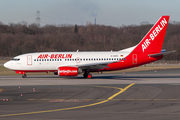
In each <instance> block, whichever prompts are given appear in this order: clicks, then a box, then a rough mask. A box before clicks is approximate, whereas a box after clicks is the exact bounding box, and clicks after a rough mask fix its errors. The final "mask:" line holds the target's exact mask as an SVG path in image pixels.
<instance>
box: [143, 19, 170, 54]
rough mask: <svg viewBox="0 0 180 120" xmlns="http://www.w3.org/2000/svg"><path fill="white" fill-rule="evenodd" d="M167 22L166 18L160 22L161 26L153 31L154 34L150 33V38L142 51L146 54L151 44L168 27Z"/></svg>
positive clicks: (145, 42)
mask: <svg viewBox="0 0 180 120" xmlns="http://www.w3.org/2000/svg"><path fill="white" fill-rule="evenodd" d="M166 24H167V21H166V19H165V18H164V19H163V20H161V22H159V24H157V25H156V27H155V29H154V30H152V33H150V35H149V38H147V39H146V40H145V41H144V43H143V44H142V50H143V52H144V50H145V49H147V48H148V46H149V45H150V44H151V42H152V41H153V40H154V39H155V38H156V36H157V35H158V34H159V33H160V32H161V31H162V29H163V28H164V27H165V26H166Z"/></svg>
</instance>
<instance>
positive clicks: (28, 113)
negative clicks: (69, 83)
mask: <svg viewBox="0 0 180 120" xmlns="http://www.w3.org/2000/svg"><path fill="white" fill-rule="evenodd" d="M134 84H135V83H132V84H130V85H128V86H126V87H125V88H118V87H107V88H116V89H119V90H120V91H119V92H117V93H115V94H113V95H112V96H110V97H109V98H107V99H105V100H103V101H100V102H97V103H92V104H88V105H82V106H76V107H70V108H61V109H54V110H44V111H35V112H26V113H15V114H6V115H0V117H7V116H17V115H32V114H38V113H50V112H57V111H63V110H73V109H78V108H85V107H90V106H95V105H99V104H102V103H105V102H108V101H110V100H112V99H113V98H115V97H116V96H118V95H119V94H121V93H123V92H124V91H126V90H127V89H128V88H130V87H131V86H133V85H134ZM98 87H105V86H98Z"/></svg>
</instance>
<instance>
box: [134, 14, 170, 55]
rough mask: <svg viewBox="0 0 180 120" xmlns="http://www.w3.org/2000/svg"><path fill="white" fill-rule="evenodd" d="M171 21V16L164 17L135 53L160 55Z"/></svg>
mask: <svg viewBox="0 0 180 120" xmlns="http://www.w3.org/2000/svg"><path fill="white" fill-rule="evenodd" d="M168 21H169V16H162V17H161V18H160V19H159V20H158V21H157V23H156V24H155V25H154V26H153V27H152V28H151V30H150V31H149V32H148V33H147V34H146V36H145V37H144V38H143V39H142V40H141V42H140V43H139V44H138V45H137V47H136V48H135V49H134V50H133V52H140V53H151V54H152V53H160V52H161V49H162V45H163V41H164V37H165V33H166V29H167V25H168Z"/></svg>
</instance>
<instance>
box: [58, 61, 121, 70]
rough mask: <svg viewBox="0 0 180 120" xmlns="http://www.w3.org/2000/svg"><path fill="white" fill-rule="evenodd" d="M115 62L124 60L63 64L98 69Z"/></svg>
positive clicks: (83, 68) (85, 68) (84, 68)
mask: <svg viewBox="0 0 180 120" xmlns="http://www.w3.org/2000/svg"><path fill="white" fill-rule="evenodd" d="M115 62H123V61H108V62H98V63H89V64H78V65H63V66H71V67H78V68H80V69H82V70H98V69H104V68H109V67H108V65H109V64H111V63H115ZM59 67H62V66H59Z"/></svg>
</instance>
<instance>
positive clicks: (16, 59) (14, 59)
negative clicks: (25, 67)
mask: <svg viewBox="0 0 180 120" xmlns="http://www.w3.org/2000/svg"><path fill="white" fill-rule="evenodd" d="M12 60H13V61H19V60H20V58H13V59H12Z"/></svg>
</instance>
